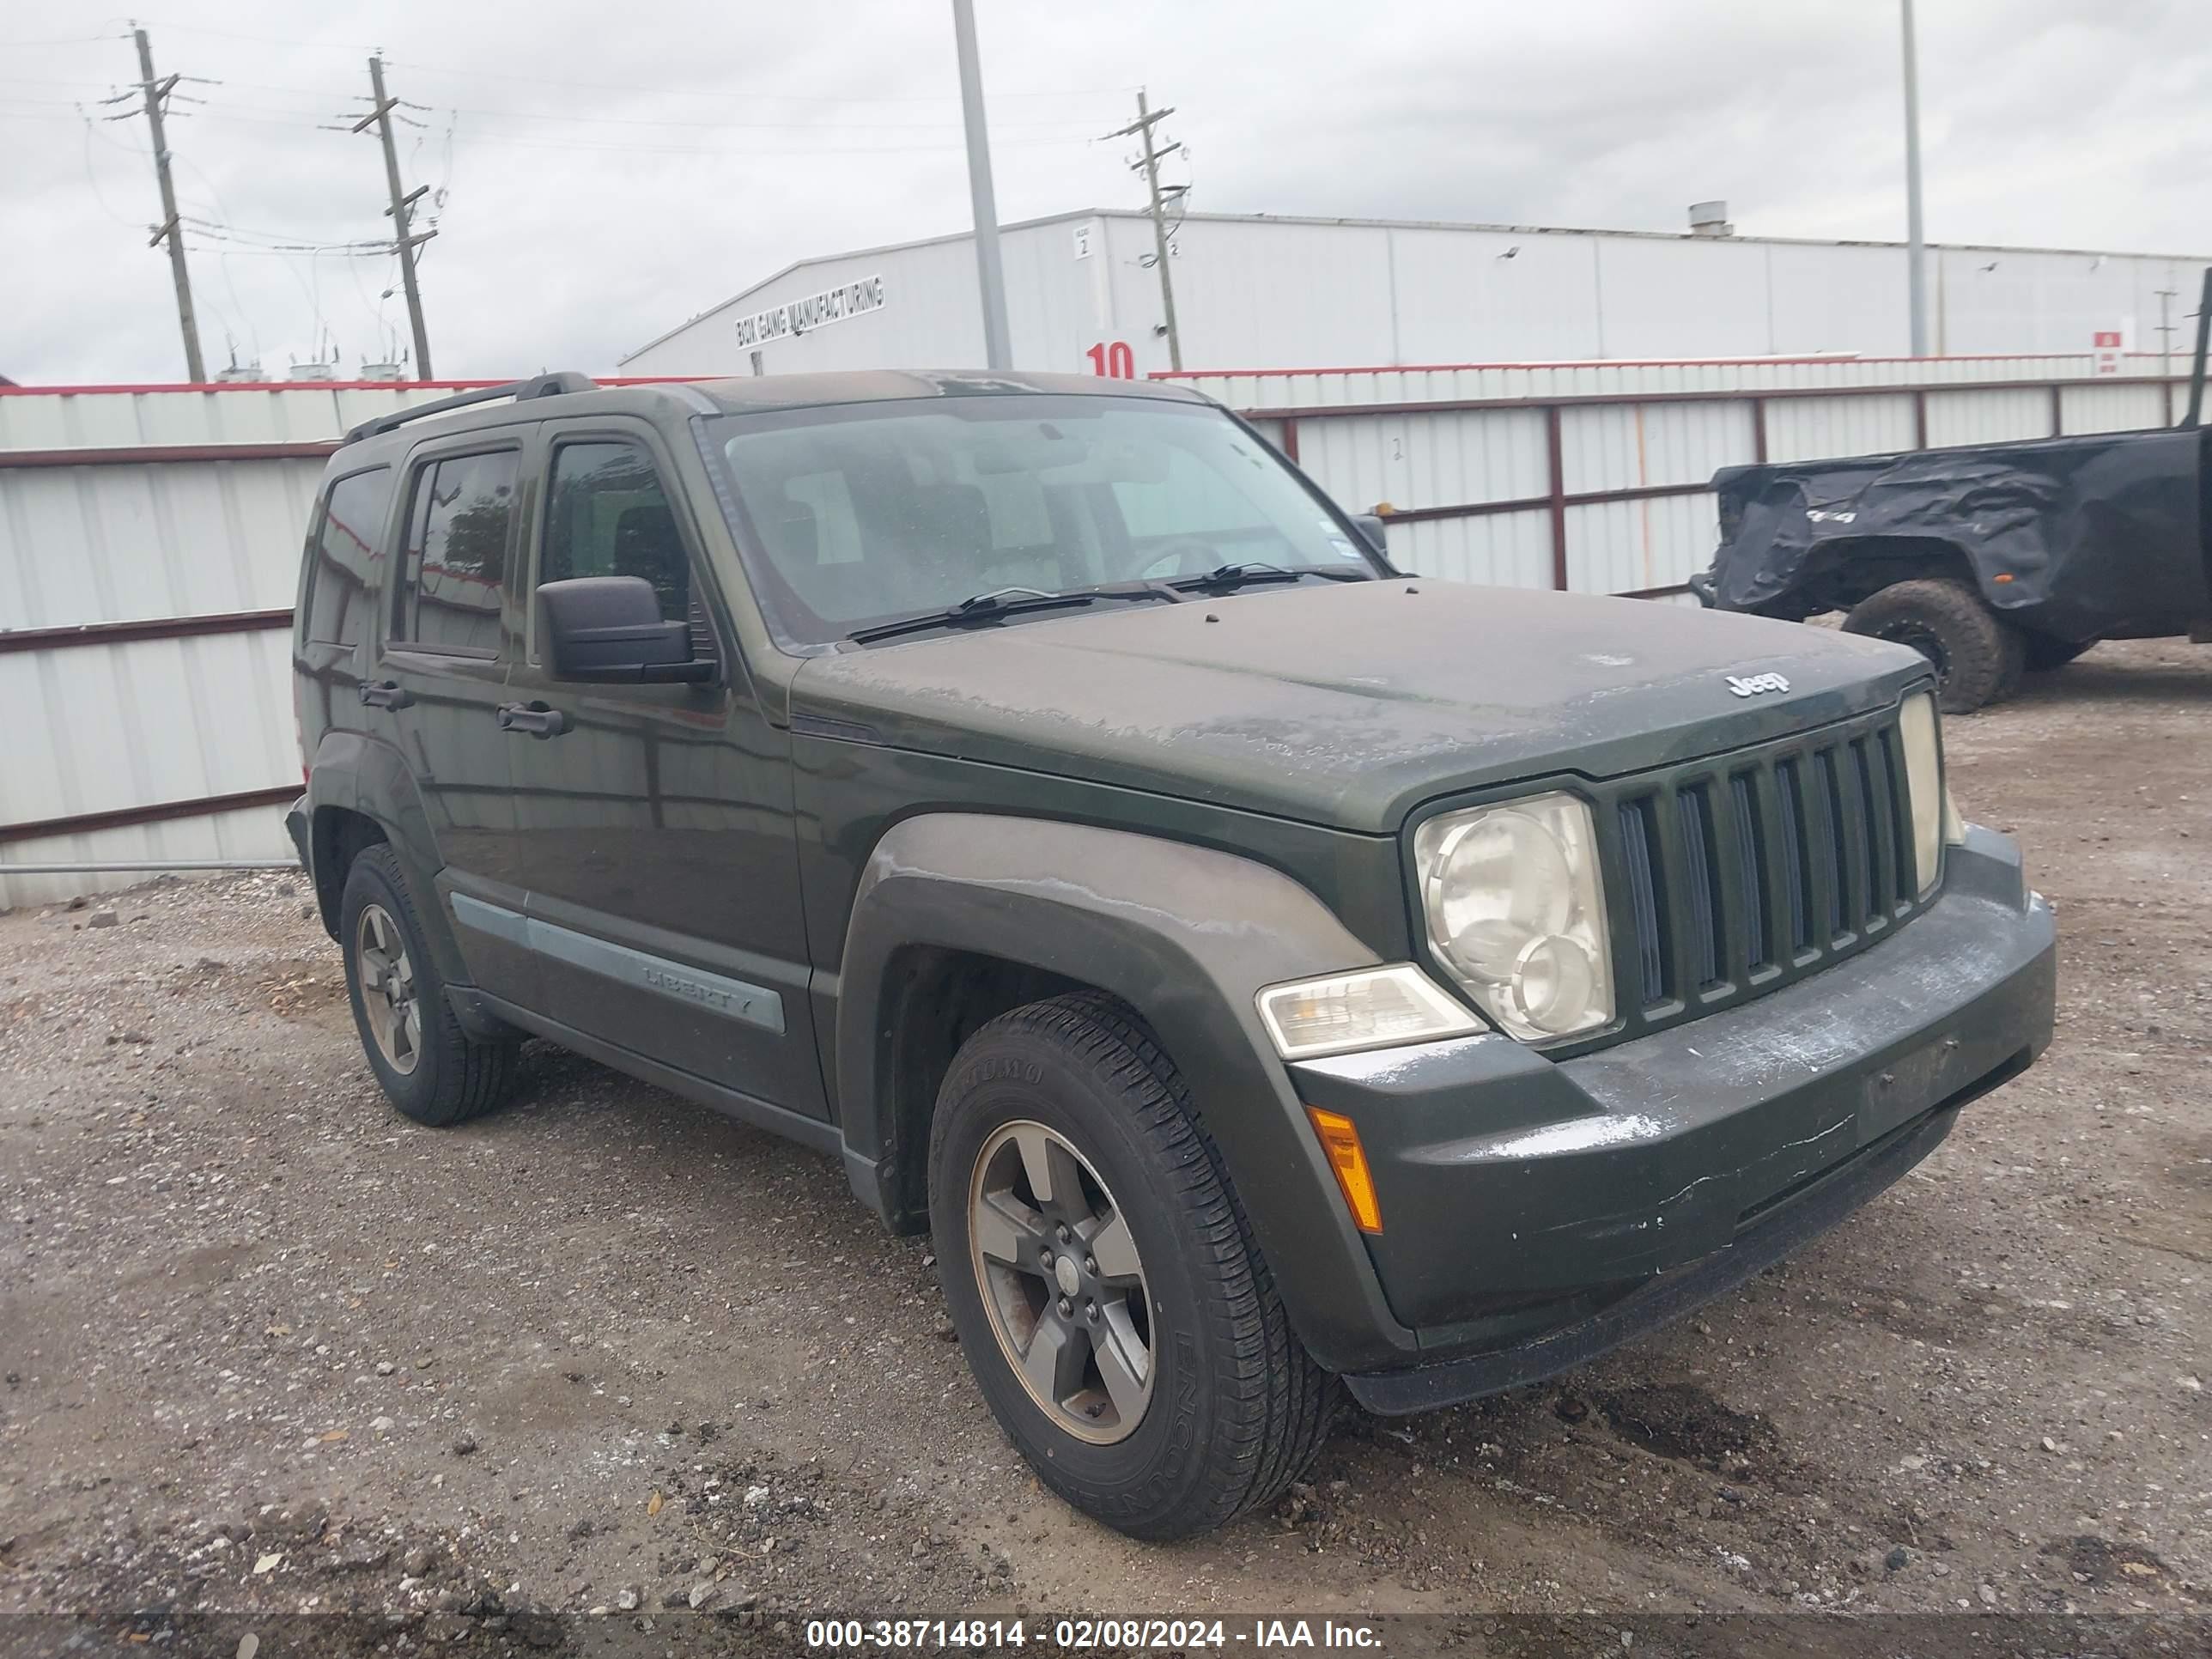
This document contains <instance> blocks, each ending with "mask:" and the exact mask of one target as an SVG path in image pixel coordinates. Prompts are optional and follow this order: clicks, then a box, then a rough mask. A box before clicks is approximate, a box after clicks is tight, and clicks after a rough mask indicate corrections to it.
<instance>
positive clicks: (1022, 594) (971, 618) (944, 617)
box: [845, 587, 1098, 645]
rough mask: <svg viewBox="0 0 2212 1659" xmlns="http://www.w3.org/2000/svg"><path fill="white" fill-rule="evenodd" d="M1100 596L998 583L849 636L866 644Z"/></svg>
mask: <svg viewBox="0 0 2212 1659" xmlns="http://www.w3.org/2000/svg"><path fill="white" fill-rule="evenodd" d="M1097 598H1098V596H1097V594H1096V593H1074V592H1071V593H1051V592H1046V591H1045V590H1044V589H1043V588H1042V587H994V588H993V589H992V590H991V591H990V592H987V593H972V594H970V595H969V597H968V598H966V599H963V600H961V601H960V603H959V604H957V605H947V606H946V607H945V609H944V610H942V611H923V612H922V613H921V615H920V616H917V617H893V618H892V619H891V620H890V621H889V622H879V623H870V624H869V625H868V626H867V627H866V628H856V629H854V630H853V631H852V632H851V633H849V634H848V635H845V637H846V638H847V639H848V640H851V641H854V642H855V643H857V644H860V645H866V644H867V643H868V641H871V640H888V639H891V638H893V637H895V636H896V635H900V634H919V633H921V632H923V631H924V630H925V629H932V628H958V627H960V626H962V625H963V623H985V622H996V621H997V620H998V619H999V618H1000V617H1012V616H1018V615H1020V614H1021V613H1022V612H1024V611H1059V610H1063V609H1066V608H1068V607H1071V606H1074V605H1090V604H1092V603H1093V602H1095V601H1096V600H1097Z"/></svg>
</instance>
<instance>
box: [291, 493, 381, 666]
mask: <svg viewBox="0 0 2212 1659" xmlns="http://www.w3.org/2000/svg"><path fill="white" fill-rule="evenodd" d="M391 501H392V469H391V468H390V467H388V466H380V467H374V468H372V469H371V470H369V471H366V472H356V473H353V474H350V475H349V476H348V477H343V478H340V479H339V480H338V481H337V483H334V484H332V485H331V489H330V494H329V495H328V496H326V497H325V500H324V501H323V511H322V515H321V517H320V518H319V520H317V522H316V525H315V533H314V535H313V537H311V538H309V540H308V543H307V557H308V559H309V560H310V561H311V563H312V568H311V569H310V571H309V573H308V576H307V638H308V639H309V640H310V641H313V642H314V643H315V644H318V645H354V644H356V643H358V642H359V641H360V639H361V624H362V617H366V616H367V615H368V612H369V609H370V606H371V605H373V604H374V599H373V595H374V592H375V590H376V574H377V573H376V566H377V563H378V554H377V550H376V544H377V539H378V538H380V536H382V535H383V533H384V516H385V511H386V508H387V507H389V506H390V505H391Z"/></svg>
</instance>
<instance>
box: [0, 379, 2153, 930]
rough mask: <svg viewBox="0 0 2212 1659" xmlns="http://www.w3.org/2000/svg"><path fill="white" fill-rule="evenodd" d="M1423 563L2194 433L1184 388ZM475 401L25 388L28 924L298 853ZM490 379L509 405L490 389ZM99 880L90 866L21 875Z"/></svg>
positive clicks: (6, 472)
mask: <svg viewBox="0 0 2212 1659" xmlns="http://www.w3.org/2000/svg"><path fill="white" fill-rule="evenodd" d="M1182 379H1183V380H1186V381H1187V382H1189V383H1192V384H1194V385H1196V386H1200V387H1201V388H1202V389H1204V390H1206V391H1207V392H1210V393H1211V394H1212V395H1213V396H1215V397H1218V398H1221V399H1222V400H1223V401H1224V402H1226V403H1228V404H1231V406H1232V407H1236V408H1238V409H1240V410H1244V411H1246V412H1247V413H1249V415H1250V416H1252V417H1253V418H1254V419H1255V421H1257V422H1260V423H1261V425H1262V428H1263V429H1266V430H1267V431H1269V432H1270V433H1271V435H1273V436H1274V437H1275V439H1276V440H1277V441H1278V442H1279V443H1280V444H1281V446H1282V447H1283V448H1284V449H1285V451H1287V452H1288V453H1290V454H1291V455H1292V456H1294V457H1295V458H1297V460H1298V461H1299V462H1300V464H1301V465H1304V467H1305V469H1306V470H1307V471H1309V472H1310V473H1311V474H1313V476H1314V477H1316V479H1317V480H1318V481H1319V482H1320V483H1322V486H1323V487H1324V488H1326V489H1328V491H1329V493H1330V494H1331V495H1334V497H1335V498H1336V499H1337V500H1338V501H1341V502H1343V503H1344V504H1345V505H1346V507H1350V508H1352V509H1353V510H1355V511H1364V510H1366V509H1368V508H1370V507H1387V508H1388V509H1389V511H1388V515H1387V516H1388V519H1389V526H1390V540H1391V548H1392V552H1393V555H1394V556H1395V557H1396V558H1397V559H1398V560H1399V561H1400V562H1401V563H1402V564H1404V565H1405V566H1406V567H1407V568H1411V569H1416V570H1419V571H1422V572H1424V573H1425V574H1430V575H1432V576H1437V577H1440V578H1446V579H1449V580H1462V581H1474V582H1495V583H1504V584H1510V585H1514V586H1533V587H1555V588H1562V589H1572V590H1575V591H1577V592H1625V593H1633V594H1639V595H1644V596H1651V597H1665V596H1668V595H1672V594H1678V593H1680V592H1681V584H1682V583H1683V581H1684V580H1686V578H1687V577H1688V575H1689V574H1691V572H1692V571H1693V570H1695V569H1697V568H1699V567H1700V566H1702V565H1703V564H1704V563H1705V562H1706V560H1707V559H1708V558H1709V557H1710V556H1711V550H1712V546H1713V540H1714V535H1715V527H1714V521H1713V519H1714V515H1713V506H1712V495H1711V489H1710V479H1711V474H1712V472H1713V470H1714V469H1715V468H1716V467H1719V466H1723V465H1729V464H1731V463H1735V462H1741V461H1753V460H1758V459H1777V460H1779V459H1792V458H1805V457H1813V456H1819V455H1824V454H1853V453H1870V452H1875V451H1882V450H1892V449H1908V448H1914V447H1926V446H1929V445H1942V444H1957V443H1967V442H1976V441H1988V440H1995V439H2003V438H2032V437H2041V436H2045V435H2050V434H2052V433H2058V432H2087V431H2107V430H2118V429H2124V428H2130V427H2148V426H2157V425H2164V424H2169V423H2170V422H2171V421H2172V418H2173V415H2174V413H2175V412H2176V410H2177V409H2178V399H2177V393H2176V392H2175V390H2174V381H2173V379H2172V377H2171V376H2169V375H2168V374H2166V373H2165V372H2164V365H2163V364H2161V363H2160V362H2157V361H2156V360H2141V359H2138V360H2136V361H2134V362H2130V363H2129V364H2128V365H2127V370H2126V372H2125V373H2124V374H2122V375H2121V376H2119V377H2110V376H2107V377H2101V378H2100V377H2097V376H2094V375H2093V373H2092V365H2091V362H2090V360H2089V359H2087V358H2086V357H2083V358H2065V357H2038V358H1990V359H1939V360H1932V361H1927V362H1903V363H1898V362H1866V361H1863V360H1851V359H1844V360H1838V359H1832V358H1826V359H1807V360H1802V361H1796V362H1773V361H1764V360H1762V361H1753V362H1735V363H1632V364H1618V363H1613V364H1587V363H1585V364H1561V365H1555V366H1550V367H1546V366H1541V365H1538V366H1530V365H1509V366H1500V367H1480V366H1477V367H1452V368H1413V369H1406V368H1392V369H1355V370H1343V371H1335V372H1331V373H1324V374H1316V373H1310V372H1303V371H1302V372H1298V373H1296V374H1243V375H1231V374H1191V375H1185V376H1183V377H1182ZM459 384H460V383H452V384H441V385H436V386H404V387H403V386H390V385H337V386H328V385H325V386H300V385H292V384H287V385H283V386H227V387H222V388H180V387H174V386H141V387H95V388H61V389H52V390H43V389H36V388H0V714H4V720H5V726H4V731H5V738H4V742H0V908H7V907H9V906H11V905H21V904H27V903H38V902H51V901H53V900H57V899H60V898H64V897H68V896H74V895H76V894H78V893H85V892H93V891H99V890H105V889H107V888H112V887H118V886H123V885H127V884H131V883H132V882H135V881H137V880H141V879H143V872H145V871H146V870H147V869H149V868H150V869H163V868H171V869H173V868H185V867H189V866H195V865H201V864H207V863H216V862H222V861H226V860H245V861H251V862H282V861H283V860H288V859H289V856H290V848H289V845H288V844H287V843H286V842H285V839H284V836H283V829H282V825H281V823H280V822H279V813H278V809H279V808H280V807H281V805H283V803H284V802H286V801H288V800H289V799H290V798H291V797H292V796H293V795H294V794H295V793H297V792H298V789H299V787H300V786H299V781H298V780H299V777H300V757H299V749H298V738H297V734H296V731H295V724H294V721H293V718H292V710H291V665H290V653H289V641H288V637H287V634H286V631H285V630H286V629H287V628H288V627H289V623H290V618H291V604H292V598H293V593H294V590H295V583H296V580H297V574H298V560H299V550H300V547H301V543H302V541H303V539H304V538H305V535H306V532H307V520H308V515H309V513H310V511H311V509H312V507H313V497H314V489H315V483H316V480H317V477H319V473H320V471H321V469H322V463H323V459H324V458H325V456H326V455H328V454H329V453H330V452H331V449H332V448H334V447H336V441H337V438H338V436H339V435H341V434H342V433H343V431H344V430H345V428H347V427H348V426H349V425H352V424H354V423H355V422H359V421H362V420H365V419H368V418H370V417H371V416H375V415H379V414H383V413H388V412H390V411H391V410H395V409H398V408H399V407H402V406H404V405H405V404H409V403H412V402H417V401H421V400H423V399H425V398H434V397H438V396H441V395H443V394H444V393H445V392H447V391H450V390H453V389H456V387H457V386H458V385H459ZM468 384H483V383H480V382H471V383H468ZM86 865H99V866H104V868H102V869H101V870H100V871H98V872H88V873H67V874H63V873H57V874H52V875H47V874H27V873H15V874H10V873H9V871H10V870H15V871H17V872H21V871H22V870H24V869H25V867H26V866H86Z"/></svg>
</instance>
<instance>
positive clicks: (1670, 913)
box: [1611, 714, 1918, 1029]
mask: <svg viewBox="0 0 2212 1659" xmlns="http://www.w3.org/2000/svg"><path fill="white" fill-rule="evenodd" d="M1612 816H1613V823H1614V825H1615V829H1616V834H1615V844H1614V846H1613V848H1612V849H1611V853H1612V855H1613V859H1614V860H1616V866H1615V867H1616V868H1617V869H1618V871H1619V872H1620V878H1621V880H1620V888H1619V892H1620V898H1619V899H1618V900H1617V901H1616V902H1615V905H1614V925H1615V928H1616V931H1617V933H1618V934H1620V935H1621V937H1619V938H1618V939H1617V945H1616V955H1617V957H1618V962H1617V969H1618V982H1619V983H1620V987H1621V988H1622V995H1621V999H1620V1000H1621V1004H1622V1013H1623V1016H1624V1018H1625V1023H1626V1024H1627V1025H1628V1026H1629V1027H1631V1028H1632V1029H1635V1028H1643V1027H1650V1026H1652V1025H1656V1024H1663V1023H1665V1022H1666V1021H1668V1020H1669V1019H1672V1018H1681V1017H1683V1016H1686V1015H1688V1014H1691V1013H1702V1012H1707V1011H1708V1010H1710V1009H1711V1008H1713V1007H1715V1006H1721V1005H1723V1004H1726V1003H1729V1002H1732V1001H1736V1000H1741V999H1742V998H1744V997H1747V996H1750V995H1752V994H1755V993H1757V992H1759V991H1763V990H1766V989H1768V988H1771V987H1772V986H1774V985H1777V984H1780V983H1782V982H1784V981H1787V980H1790V979H1794V978H1796V977H1798V976H1800V975H1803V974H1806V973H1810V972H1812V971H1814V969H1818V968H1820V967H1822V966H1824V965H1825V964H1826V963H1830V962H1832V961H1835V960H1837V959H1838V958H1839V957H1843V956H1845V955H1848V954H1850V953H1851V952H1852V951H1858V950H1862V949H1863V948H1865V947H1866V946H1867V945H1869V944H1870V943H1872V942H1873V941H1874V940H1875V939H1879V938H1881V936H1882V935H1883V934H1885V933H1887V931H1888V930H1890V929H1891V928H1893V927H1895V926H1897V925H1898V924H1899V922H1901V921H1904V920H1905V917H1907V916H1909V915H1911V913H1912V911H1913V909H1914V908H1915V900H1916V896H1917V890H1918V889H1917V881H1916V878H1915V873H1914V871H1913V868H1912V842H1911V827H1910V826H1911V814H1910V809H1909V804H1908V803H1907V801H1906V799H1905V770H1904V756H1903V753H1902V751H1901V750H1900V749H1899V744H1898V736H1897V721H1896V717H1895V716H1894V714H1882V715H1880V716H1877V717H1875V718H1873V719H1869V720H1857V721H1853V722H1849V723H1846V724H1843V725H1839V726H1827V727H1824V728H1822V729H1821V730H1820V731H1818V732H1811V733H1808V734H1806V735H1805V736H1803V737H1802V738H1794V739H1790V740H1787V741H1784V742H1782V743H1778V744H1767V745H1765V746H1764V747H1762V748H1759V749H1755V750H1745V751H1741V752H1740V753H1738V754H1735V755H1723V756H1718V757H1714V758H1712V759H1711V760H1707V761H1701V762H1693V763H1689V764H1687V765H1685V766H1679V767H1675V768H1673V769H1669V770H1668V772H1666V773H1664V774H1662V775H1659V776H1658V777H1656V779H1655V778H1652V777H1650V775H1646V776H1645V777H1644V778H1641V779H1636V780H1631V781H1628V782H1627V783H1626V784H1625V785H1623V786H1621V787H1620V793H1619V796H1618V798H1617V800H1616V805H1615V809H1614V811H1613V815H1612Z"/></svg>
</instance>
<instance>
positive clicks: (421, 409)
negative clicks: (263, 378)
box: [345, 369, 599, 443]
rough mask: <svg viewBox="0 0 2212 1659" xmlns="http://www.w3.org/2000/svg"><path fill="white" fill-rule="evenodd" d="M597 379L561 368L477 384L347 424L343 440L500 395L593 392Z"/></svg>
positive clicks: (550, 395) (395, 428) (519, 399)
mask: <svg viewBox="0 0 2212 1659" xmlns="http://www.w3.org/2000/svg"><path fill="white" fill-rule="evenodd" d="M598 390H599V382H598V381H597V380H593V379H592V377H591V376H590V375H588V374H577V373H576V372H575V370H574V369H562V371H561V372H560V373H559V374H538V375H533V376H532V377H531V378H530V379H529V380H509V381H508V382H507V384H506V385H505V386H478V387H477V389H476V390H475V391H474V392H455V393H454V394H453V396H452V397H450V398H434V399H432V400H431V401H430V402H428V403H427V404H410V406H409V407H407V408H405V409H403V410H399V411H398V413H396V414H392V415H380V416H377V417H376V418H375V419H374V420H373V421H363V422H362V423H361V424H360V425H359V426H357V427H354V428H350V429H349V431H348V432H347V433H346V435H345V441H346V442H348V443H356V442H358V441H360V440H362V439H363V438H374V437H375V436H376V435H378V434H379V433H382V432H397V431H398V429H399V428H401V427H403V426H404V425H406V424H407V422H410V421H419V420H421V419H422V417H423V416H425V415H443V414H445V413H446V412H447V410H454V409H466V408H467V407H468V406H469V405H470V404H488V403H492V402H494V401H495V400H496V399H498V398H513V399H514V401H515V402H517V403H521V402H522V401H523V400H524V399H525V398H557V397H559V396H561V395H562V393H563V392H596V391H598Z"/></svg>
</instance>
